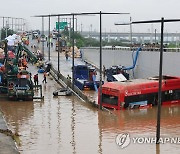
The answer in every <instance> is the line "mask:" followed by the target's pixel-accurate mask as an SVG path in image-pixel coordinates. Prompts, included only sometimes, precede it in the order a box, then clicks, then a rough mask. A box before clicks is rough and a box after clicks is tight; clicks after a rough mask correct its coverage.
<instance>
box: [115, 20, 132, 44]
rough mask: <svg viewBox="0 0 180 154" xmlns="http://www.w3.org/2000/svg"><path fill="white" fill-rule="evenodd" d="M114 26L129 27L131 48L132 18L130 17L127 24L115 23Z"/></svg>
mask: <svg viewBox="0 0 180 154" xmlns="http://www.w3.org/2000/svg"><path fill="white" fill-rule="evenodd" d="M114 25H117V26H118V25H120V26H123V25H129V27H130V42H131V47H132V44H133V39H132V18H131V17H130V22H127V23H115V24H114Z"/></svg>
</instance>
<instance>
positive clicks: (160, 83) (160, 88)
mask: <svg viewBox="0 0 180 154" xmlns="http://www.w3.org/2000/svg"><path fill="white" fill-rule="evenodd" d="M163 33H164V18H162V19H161V50H160V62H159V91H158V110H157V130H156V144H159V139H160V120H161V98H162V64H163Z"/></svg>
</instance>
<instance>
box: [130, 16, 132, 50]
mask: <svg viewBox="0 0 180 154" xmlns="http://www.w3.org/2000/svg"><path fill="white" fill-rule="evenodd" d="M131 22H132V18H131V17H130V37H131V47H132V24H131Z"/></svg>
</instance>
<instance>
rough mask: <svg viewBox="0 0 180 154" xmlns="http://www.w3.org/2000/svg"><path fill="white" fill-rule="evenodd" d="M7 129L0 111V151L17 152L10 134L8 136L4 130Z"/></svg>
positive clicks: (4, 153)
mask: <svg viewBox="0 0 180 154" xmlns="http://www.w3.org/2000/svg"><path fill="white" fill-rule="evenodd" d="M7 129H8V127H7V125H6V123H5V121H4V118H3V114H2V113H1V111H0V153H1V154H18V153H19V152H18V150H17V147H16V145H15V142H14V140H13V138H12V136H8V135H7V132H6V130H7Z"/></svg>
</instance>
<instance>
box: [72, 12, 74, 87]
mask: <svg viewBox="0 0 180 154" xmlns="http://www.w3.org/2000/svg"><path fill="white" fill-rule="evenodd" d="M72 16H73V29H72V37H73V39H72V46H73V51H72V89H73V90H74V14H73V15H72Z"/></svg>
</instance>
